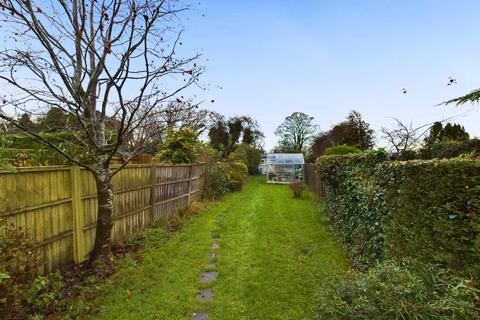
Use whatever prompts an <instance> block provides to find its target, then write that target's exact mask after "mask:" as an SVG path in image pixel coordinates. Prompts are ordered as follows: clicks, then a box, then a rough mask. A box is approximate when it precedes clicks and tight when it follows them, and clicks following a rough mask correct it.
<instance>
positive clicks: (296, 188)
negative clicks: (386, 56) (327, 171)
mask: <svg viewBox="0 0 480 320" xmlns="http://www.w3.org/2000/svg"><path fill="white" fill-rule="evenodd" d="M289 187H290V189H291V190H292V193H293V197H294V198H300V197H301V196H302V192H303V190H305V188H306V186H305V184H304V183H303V181H300V180H297V181H294V182H292V183H290V184H289Z"/></svg>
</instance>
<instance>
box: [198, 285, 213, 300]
mask: <svg viewBox="0 0 480 320" xmlns="http://www.w3.org/2000/svg"><path fill="white" fill-rule="evenodd" d="M212 299H213V291H212V289H209V288H207V289H203V290H201V291H200V292H199V293H197V300H198V301H210V300H212Z"/></svg>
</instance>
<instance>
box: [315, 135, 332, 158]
mask: <svg viewBox="0 0 480 320" xmlns="http://www.w3.org/2000/svg"><path fill="white" fill-rule="evenodd" d="M334 145H335V143H334V142H333V141H332V138H331V136H330V131H326V132H321V133H320V134H318V135H317V136H316V137H315V138H314V139H313V143H312V148H311V149H312V151H311V153H312V155H313V158H314V159H315V158H317V157H320V156H323V155H324V154H325V150H326V149H327V148H329V147H332V146H334ZM314 159H312V160H314Z"/></svg>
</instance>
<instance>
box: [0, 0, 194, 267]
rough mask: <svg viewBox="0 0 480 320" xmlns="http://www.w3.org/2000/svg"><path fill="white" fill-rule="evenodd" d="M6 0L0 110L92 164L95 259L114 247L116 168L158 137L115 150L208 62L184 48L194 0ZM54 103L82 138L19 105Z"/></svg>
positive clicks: (0, 14) (1, 17) (37, 108)
mask: <svg viewBox="0 0 480 320" xmlns="http://www.w3.org/2000/svg"><path fill="white" fill-rule="evenodd" d="M0 7H1V8H0V9H1V10H0V22H1V30H2V31H1V34H2V35H5V38H4V39H2V40H3V41H2V43H1V44H0V46H3V48H1V50H0V83H1V87H2V89H1V90H3V91H4V93H3V95H2V99H1V100H0V102H1V104H0V118H3V119H4V120H6V121H7V122H9V123H10V124H12V125H14V126H16V127H17V128H20V129H22V130H23V131H25V132H27V133H28V134H29V135H31V136H32V137H34V138H35V139H37V140H39V141H41V142H42V143H44V144H45V145H47V146H49V147H50V148H52V149H54V150H55V151H56V152H59V153H60V154H62V155H63V156H64V157H65V158H67V159H68V160H69V161H71V162H73V163H76V164H78V165H80V166H82V167H84V168H86V169H88V170H90V171H91V172H92V173H93V176H94V178H95V182H96V186H97V195H98V208H97V209H98V222H97V228H96V238H95V244H94V248H93V250H92V252H91V254H90V259H89V260H90V262H92V261H95V260H100V259H102V260H103V259H105V258H106V257H107V256H109V255H110V253H111V250H110V249H111V248H110V243H111V230H112V226H113V219H112V211H113V206H112V203H113V192H112V177H113V175H115V174H116V173H117V172H118V171H119V170H120V169H121V168H122V167H123V166H124V165H126V164H127V163H128V161H129V160H130V159H132V158H133V157H135V156H136V155H138V154H139V153H141V152H143V151H144V150H145V149H146V148H148V147H149V144H152V143H155V139H154V137H153V136H146V137H144V143H141V144H138V145H136V146H135V147H134V148H132V149H131V150H129V155H128V157H127V158H126V159H125V162H124V163H123V165H122V166H120V167H116V168H111V167H110V162H111V159H112V157H113V155H114V154H115V153H116V152H117V151H118V150H119V148H121V147H122V145H123V144H124V142H125V140H126V139H128V138H129V137H131V136H132V135H134V134H135V133H136V132H137V130H138V129H140V128H142V126H144V124H145V123H146V120H147V119H149V117H150V115H151V113H152V112H153V110H155V109H156V108H158V107H159V106H160V105H161V104H162V103H165V102H167V101H171V100H172V99H173V97H175V96H176V94H177V93H178V92H180V91H181V90H183V89H185V88H187V87H188V86H190V85H191V84H193V83H195V82H196V81H197V79H198V76H199V75H200V74H201V72H202V68H200V67H197V66H196V63H195V61H196V59H197V58H198V55H193V56H192V57H189V58H183V59H182V58H178V57H177V51H178V48H179V46H181V45H182V42H181V33H182V30H181V28H180V27H179V15H180V14H181V13H182V12H183V11H185V10H187V9H188V8H187V7H184V6H181V5H180V4H179V2H177V1H175V0H103V1H98V0H50V1H33V0H0ZM51 106H53V107H57V108H60V109H61V110H63V111H64V112H66V113H67V114H68V115H71V116H73V117H74V119H75V121H74V125H73V124H72V126H70V127H66V128H65V130H68V131H72V132H73V133H74V135H73V138H72V140H69V141H65V143H66V144H71V145H72V146H74V148H64V147H62V146H63V145H64V144H62V145H60V144H57V143H55V142H53V141H51V140H49V139H48V138H46V137H45V136H42V135H40V134H38V133H36V132H35V131H33V130H31V129H29V128H27V127H25V126H22V124H21V123H19V122H18V121H17V120H16V119H15V118H14V116H13V115H12V114H13V113H14V112H15V111H21V112H29V113H35V112H40V113H41V112H42V110H43V112H44V110H45V109H46V108H48V107H51ZM111 119H115V121H116V125H115V126H113V128H110V129H107V122H108V121H110V120H111ZM70 150H74V151H70ZM85 155H88V157H85Z"/></svg>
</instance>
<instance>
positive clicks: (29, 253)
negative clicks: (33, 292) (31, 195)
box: [0, 226, 41, 319]
mask: <svg viewBox="0 0 480 320" xmlns="http://www.w3.org/2000/svg"><path fill="white" fill-rule="evenodd" d="M0 234H2V230H0ZM40 264H41V260H40V257H39V255H38V254H37V253H36V252H35V251H34V247H33V242H32V241H30V239H29V238H28V235H27V233H26V231H25V230H23V229H21V228H15V227H13V226H8V227H6V228H5V230H3V236H2V237H1V238H0V275H1V276H0V278H1V281H0V307H1V308H0V309H2V316H5V318H6V319H9V318H17V317H22V316H21V315H22V314H23V313H24V312H25V308H26V306H27V305H28V303H29V298H30V295H29V291H28V289H29V288H30V287H31V286H32V284H33V283H34V281H35V279H36V277H37V272H38V268H39V266H40Z"/></svg>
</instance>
